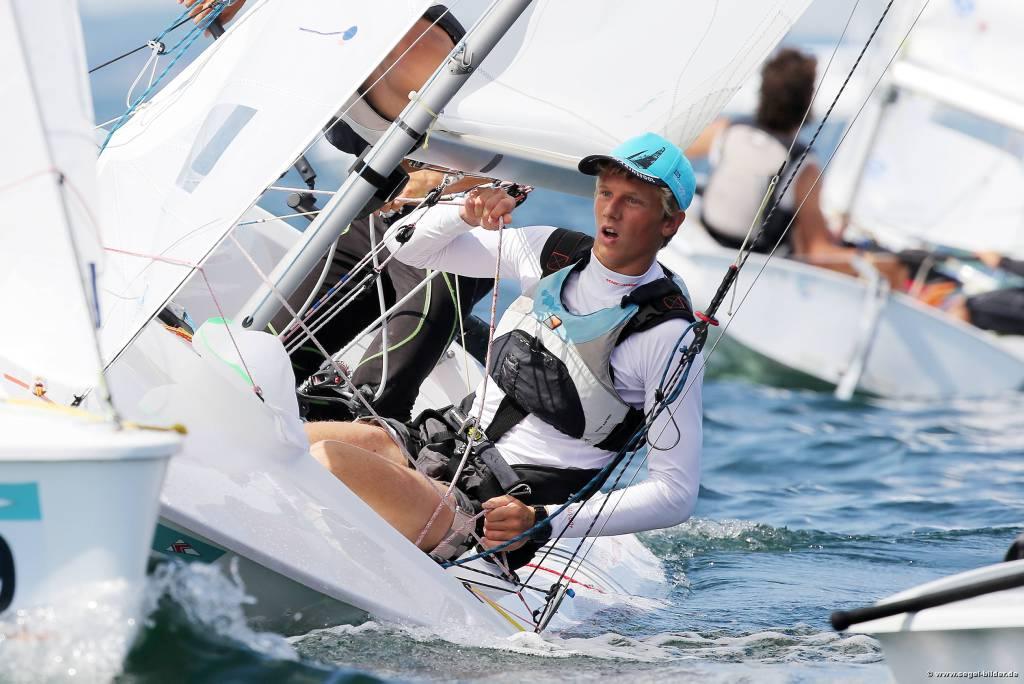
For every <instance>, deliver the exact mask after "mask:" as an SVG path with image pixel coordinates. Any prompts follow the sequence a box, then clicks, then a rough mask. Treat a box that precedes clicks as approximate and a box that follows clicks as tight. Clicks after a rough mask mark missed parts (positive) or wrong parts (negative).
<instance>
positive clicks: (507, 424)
mask: <svg viewBox="0 0 1024 684" xmlns="http://www.w3.org/2000/svg"><path fill="white" fill-rule="evenodd" d="M528 415H529V413H527V412H526V411H524V410H523V408H522V407H521V406H520V405H519V404H517V403H516V402H515V400H513V399H512V398H511V397H509V396H508V395H507V394H506V395H505V397H504V398H503V399H502V400H501V403H500V404H498V410H496V411H495V412H494V419H493V420H492V421H491V424H490V425H488V426H487V429H486V430H484V434H486V435H487V439H489V440H490V441H491V442H493V443H495V444H497V443H498V440H499V439H501V438H502V437H504V436H505V433H506V432H508V431H509V430H511V429H512V428H514V427H515V426H516V425H519V423H521V422H523V419H525V418H526V416H528Z"/></svg>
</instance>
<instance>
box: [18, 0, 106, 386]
mask: <svg viewBox="0 0 1024 684" xmlns="http://www.w3.org/2000/svg"><path fill="white" fill-rule="evenodd" d="M0 60H2V63H3V65H4V67H3V70H2V71H0V98H2V100H3V103H4V106H3V109H2V111H0V150H3V155H2V157H0V255H3V258H4V264H3V267H2V268H0V317H2V318H3V320H4V321H5V326H4V332H3V334H2V335H0V365H3V366H4V368H3V371H4V372H5V373H10V374H12V375H14V376H15V377H19V379H21V380H23V381H25V382H30V381H32V380H33V378H34V377H36V376H38V377H41V378H43V379H45V380H46V381H47V382H48V383H50V382H52V383H58V384H60V385H63V386H64V387H65V388H75V389H81V388H85V387H88V386H91V385H93V384H94V383H95V382H96V380H97V378H98V377H99V373H100V368H101V366H100V363H99V359H98V358H97V355H96V345H95V342H94V341H93V340H91V339H90V338H91V337H92V336H93V335H94V334H95V333H94V327H95V326H94V324H93V315H94V314H93V311H94V306H95V301H94V299H93V296H92V293H93V291H94V290H93V284H92V283H93V282H94V280H93V278H92V273H93V272H94V270H98V264H99V257H100V256H101V250H100V247H99V244H100V241H99V235H98V231H99V227H98V225H97V221H98V220H99V217H98V212H97V205H98V204H99V203H98V201H96V145H95V142H94V140H93V137H92V128H93V114H92V98H91V95H90V92H89V84H88V80H87V75H86V67H85V49H84V45H83V42H82V35H81V27H80V26H79V22H78V11H77V2H75V1H73V0H72V1H71V2H68V1H67V0H63V1H61V0H13V1H8V2H4V3H2V4H0ZM76 253H77V257H76ZM21 375H27V376H28V377H24V378H22V377H20V376H21Z"/></svg>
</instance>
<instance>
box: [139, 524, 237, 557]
mask: <svg viewBox="0 0 1024 684" xmlns="http://www.w3.org/2000/svg"><path fill="white" fill-rule="evenodd" d="M152 548H153V550H154V551H156V552H157V553H159V554H160V555H162V556H167V557H170V558H178V559H180V560H183V561H185V562H187V563H192V562H195V561H198V562H200V563H212V562H213V561H215V560H217V559H218V558H220V557H221V556H223V555H224V549H221V548H218V547H216V546H213V545H211V544H207V543H206V542H203V541H199V540H198V539H196V538H195V537H192V536H190V535H187V534H184V533H182V532H178V531H177V530H173V529H171V528H170V527H166V526H165V525H157V526H156V533H155V534H154V535H153V547H152Z"/></svg>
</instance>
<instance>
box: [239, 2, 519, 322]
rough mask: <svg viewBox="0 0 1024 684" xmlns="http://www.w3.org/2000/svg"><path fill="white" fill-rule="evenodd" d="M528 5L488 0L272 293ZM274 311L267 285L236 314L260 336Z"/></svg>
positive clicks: (361, 163)
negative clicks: (474, 21) (485, 9)
mask: <svg viewBox="0 0 1024 684" xmlns="http://www.w3.org/2000/svg"><path fill="white" fill-rule="evenodd" d="M530 2H531V0H494V2H492V3H491V6H490V7H489V8H488V10H487V11H486V12H485V13H484V15H483V16H482V17H481V18H480V21H479V22H477V24H476V25H475V26H473V28H472V29H470V30H469V32H468V33H467V34H466V36H465V37H464V38H463V39H462V41H460V42H459V44H458V45H456V46H455V48H454V49H453V50H452V52H451V54H450V55H448V59H447V60H445V61H444V62H443V63H442V64H441V65H440V66H438V68H437V71H435V72H434V75H433V76H431V78H430V80H429V81H427V83H426V84H424V86H423V88H421V89H420V91H419V93H417V94H416V95H415V96H414V97H413V99H411V100H410V102H409V104H408V105H406V107H405V109H404V110H403V111H402V113H401V114H400V115H399V117H398V118H397V119H396V120H395V121H394V122H393V123H392V124H391V126H390V127H389V128H388V130H387V131H386V132H385V133H384V135H383V136H382V137H381V139H380V140H379V141H378V142H377V143H376V144H375V145H374V146H373V147H371V148H370V149H369V150H368V151H367V152H366V154H365V155H364V156H362V157H361V158H360V159H358V160H356V163H355V165H354V166H353V167H352V170H351V171H350V173H349V175H348V178H347V179H346V180H345V182H344V183H343V184H342V186H341V188H340V189H339V190H338V192H337V193H336V194H335V195H334V197H333V198H331V201H330V202H328V204H327V206H325V207H324V209H323V211H321V212H320V214H319V215H318V216H317V218H316V220H315V221H313V223H312V224H310V226H309V228H307V229H306V231H305V232H304V233H303V234H302V238H301V239H300V240H299V241H298V242H297V243H296V244H295V245H294V246H293V247H292V249H290V250H289V251H288V253H287V254H286V255H285V256H284V258H283V259H281V261H280V262H279V263H278V265H277V267H276V268H275V269H274V270H273V272H271V274H270V276H269V281H270V283H272V284H273V288H274V289H276V290H278V292H280V293H281V294H282V295H283V296H285V297H287V296H289V295H290V294H291V293H292V292H294V291H295V289H296V288H297V287H298V286H299V284H300V283H301V282H302V280H303V279H304V278H305V277H306V275H307V274H308V273H309V271H310V270H311V269H312V268H314V267H315V265H316V264H317V262H318V261H319V260H320V258H321V257H322V256H323V255H324V254H325V253H326V252H327V250H328V249H329V248H330V246H331V244H332V243H333V242H334V241H335V240H336V239H337V238H338V236H339V235H341V233H342V232H343V231H344V230H345V228H346V227H347V226H348V225H349V223H350V222H351V221H352V219H353V218H355V216H356V215H357V214H358V212H359V210H360V209H362V208H363V206H364V205H365V204H366V202H367V201H368V200H369V199H370V198H371V197H372V196H373V194H374V192H376V191H377V190H378V188H382V187H383V186H384V184H385V183H386V179H387V178H388V176H389V175H390V174H391V172H392V171H394V169H395V167H397V166H398V164H399V163H401V161H402V159H404V158H405V156H406V155H408V154H409V152H410V151H411V150H412V148H413V147H414V146H415V145H416V143H417V142H418V141H419V140H420V138H422V136H423V134H424V133H425V132H426V131H427V129H428V128H429V127H430V125H431V124H432V123H433V121H434V118H435V116H436V113H437V112H440V111H441V110H442V109H444V107H445V106H446V105H447V104H448V102H450V101H451V99H452V98H453V97H454V96H455V94H456V93H457V92H458V91H459V89H460V88H462V86H463V85H465V83H466V81H467V79H468V78H469V76H470V75H471V74H472V73H473V71H474V70H475V69H476V68H477V67H478V66H479V65H480V63H481V62H482V61H483V60H484V59H485V58H486V57H487V55H488V54H489V53H490V52H491V50H492V49H493V48H494V46H495V45H497V43H498V41H499V40H501V38H502V36H504V35H505V33H506V32H508V30H509V29H510V28H511V27H512V25H513V24H514V23H515V22H516V20H517V19H518V18H519V17H520V15H521V14H522V13H523V12H524V11H525V10H526V8H527V7H528V6H529V5H530ZM279 307H280V300H279V299H278V298H277V296H276V295H275V294H274V293H273V291H272V289H271V287H270V286H269V285H267V284H264V285H262V286H260V288H259V289H258V290H257V291H256V292H255V293H254V294H253V296H252V297H250V298H249V300H248V301H247V302H246V303H245V305H244V306H243V307H242V310H241V311H240V317H241V318H242V325H243V326H244V327H246V328H252V329H254V330H262V329H263V328H264V327H266V325H267V323H269V322H270V320H271V318H273V316H274V314H275V313H277V310H278V308H279Z"/></svg>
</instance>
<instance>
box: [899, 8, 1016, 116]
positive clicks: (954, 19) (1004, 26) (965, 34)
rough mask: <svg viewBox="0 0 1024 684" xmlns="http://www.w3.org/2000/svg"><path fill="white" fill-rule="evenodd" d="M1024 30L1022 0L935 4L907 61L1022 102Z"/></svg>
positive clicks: (915, 35) (912, 43)
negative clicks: (1022, 31)
mask: <svg viewBox="0 0 1024 684" xmlns="http://www.w3.org/2000/svg"><path fill="white" fill-rule="evenodd" d="M1021 26H1024V3H1022V2H1020V1H1019V0H962V1H958V2H932V3H931V4H930V5H929V6H928V9H927V11H926V12H925V13H924V15H923V16H922V17H921V20H920V21H919V22H918V24H917V26H915V27H914V32H913V33H912V34H911V36H910V39H909V40H908V41H907V47H906V51H905V53H904V54H903V55H902V59H904V60H905V61H908V62H911V63H913V64H917V65H919V66H922V67H926V68H928V69H931V70H933V71H935V72H938V73H940V74H945V75H949V76H952V77H954V78H957V79H959V80H962V81H967V82H970V83H972V84H973V85H974V86H977V87H981V88H985V89H987V90H990V91H992V92H993V93H997V94H1000V95H1002V96H1004V97H1007V98H1009V99H1012V100H1016V101H1018V102H1021V101H1024V79H1021V77H1020V64H1021V58H1022V57H1024V47H1022V44H1021V40H1020V27H1021ZM1021 126H1024V122H1021Z"/></svg>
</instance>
